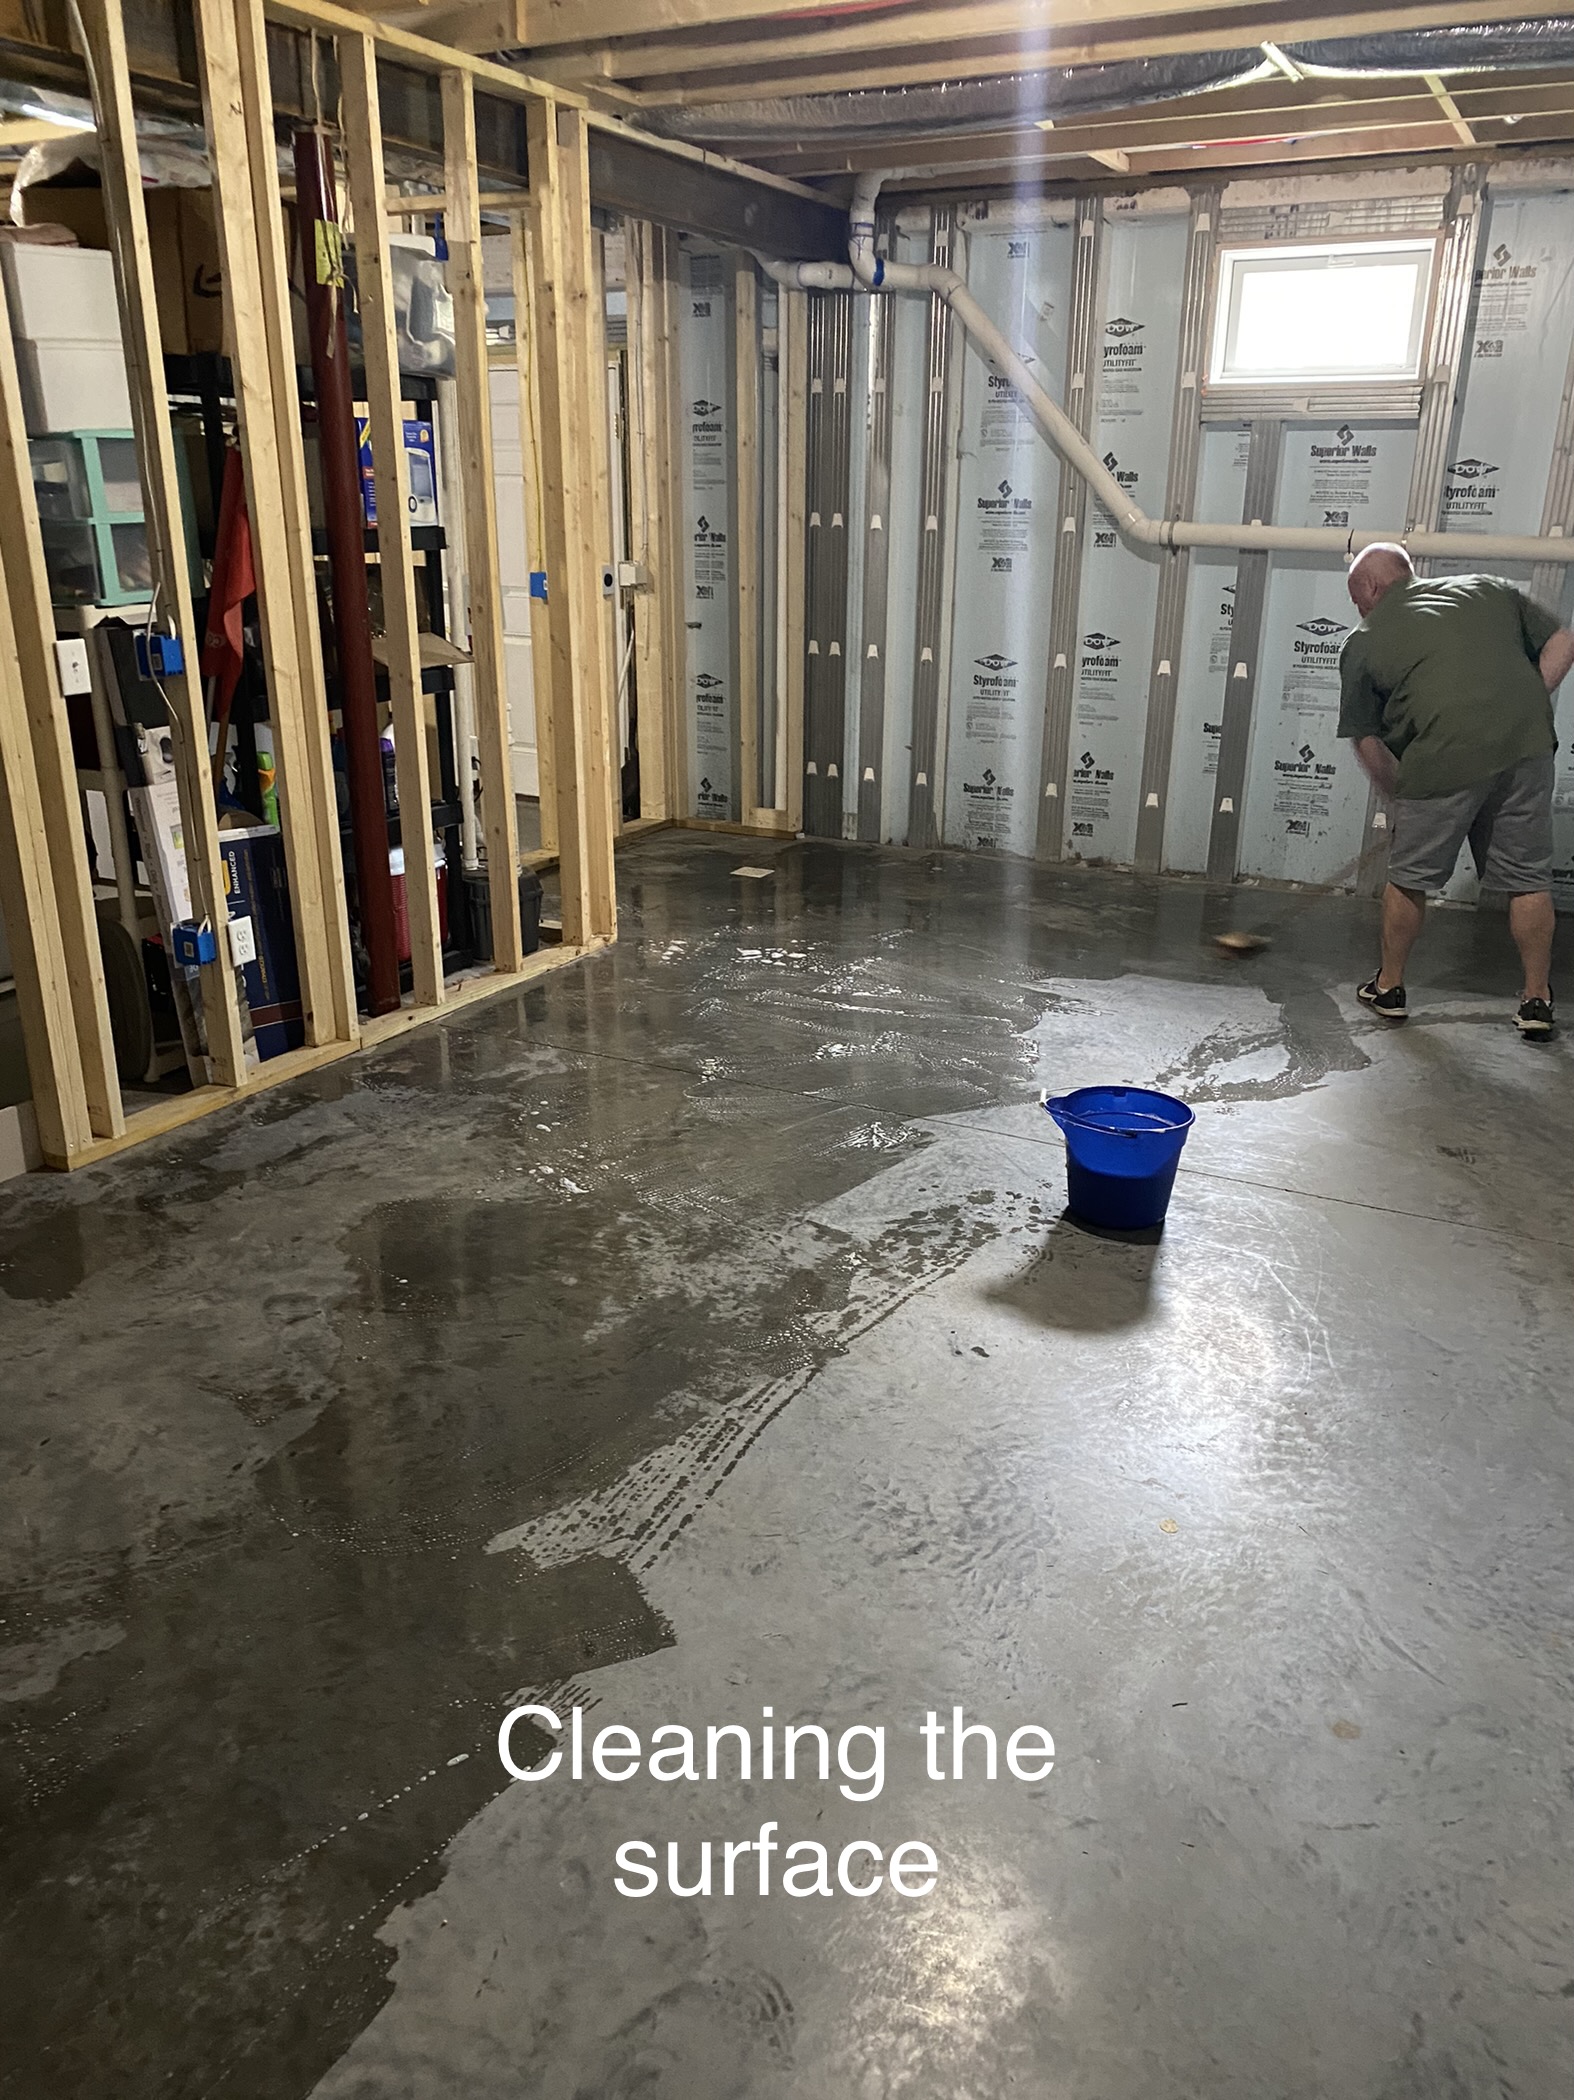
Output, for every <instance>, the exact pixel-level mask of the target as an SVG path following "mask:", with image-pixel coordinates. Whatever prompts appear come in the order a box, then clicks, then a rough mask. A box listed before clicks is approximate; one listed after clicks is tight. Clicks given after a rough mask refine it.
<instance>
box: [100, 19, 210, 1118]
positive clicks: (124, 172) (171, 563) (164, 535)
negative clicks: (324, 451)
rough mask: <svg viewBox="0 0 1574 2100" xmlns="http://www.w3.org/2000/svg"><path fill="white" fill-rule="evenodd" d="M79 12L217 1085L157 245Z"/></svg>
mask: <svg viewBox="0 0 1574 2100" xmlns="http://www.w3.org/2000/svg"><path fill="white" fill-rule="evenodd" d="M79 20H80V22H81V24H82V29H83V34H84V36H85V38H86V42H87V50H88V62H89V73H90V77H91V79H92V84H93V106H94V112H95V115H96V117H97V120H98V143H99V156H100V173H101V177H102V180H103V185H104V204H105V209H106V214H107V217H108V220H109V225H110V230H111V234H112V237H113V241H114V248H115V274H116V280H117V283H118V285H119V290H120V313H121V326H122V331H123V335H124V339H125V347H126V364H127V367H128V370H129V374H130V379H131V408H132V421H133V423H134V425H135V427H136V433H137V449H138V454H139V456H140V459H141V462H142V474H143V483H144V494H145V496H146V499H147V534H148V551H149V553H150V554H151V556H152V560H153V569H154V574H155V575H156V576H157V577H158V579H159V584H160V600H159V609H160V612H161V614H162V616H163V618H165V619H166V620H169V621H171V623H172V625H173V627H174V630H175V632H176V634H177V635H178V636H179V637H180V639H181V642H182V644H183V645H184V648H185V653H186V662H187V669H186V671H184V672H183V673H181V674H179V675H177V676H172V677H168V678H166V679H165V680H164V682H163V683H164V692H165V697H166V700H167V702H168V705H169V714H170V724H171V731H172V741H173V743H174V746H175V771H176V777H177V780H178V782H179V788H180V815H181V826H182V830H183V833H184V837H185V847H186V865H187V870H188V873H189V876H190V881H191V900H192V909H193V911H194V912H196V914H197V915H198V917H199V918H201V917H205V918H206V919H207V920H208V921H209V922H210V924H211V925H212V927H213V929H214V932H215V934H216V935H217V937H218V957H217V959H216V960H215V961H213V962H211V963H208V964H207V965H205V967H204V968H203V970H202V972H201V987H202V1012H203V1024H204V1027H205V1029H206V1032H207V1044H208V1058H209V1062H210V1064H211V1066H212V1069H213V1076H214V1078H215V1080H216V1081H217V1082H218V1083H219V1084H220V1085H221V1086H238V1085H240V1083H241V1082H242V1080H243V1079H244V1078H245V1076H246V1055H245V1046H244V1044H243V1042H242V1038H241V1023H240V1008H239V1004H238V1002H237V999H236V992H235V972H234V970H233V968H232V967H231V964H230V960H229V954H228V937H227V933H226V926H227V922H228V916H229V915H228V912H227V911H226V909H225V903H224V870H223V865H222V863H221V861H220V859H219V832H218V820H217V817H216V816H215V814H214V809H213V784H212V779H211V775H210V768H209V764H208V736H207V722H206V718H205V715H204V712H203V706H202V687H201V681H200V679H199V678H198V675H197V669H196V655H197V642H198V636H197V631H196V622H195V618H194V615H193V613H192V607H191V581H190V578H189V577H188V575H187V573H186V538H185V526H184V522H183V519H182V515H181V506H180V482H179V479H178V478H177V475H176V470H175V439H174V433H173V430H172V428H171V425H170V418H169V397H168V394H167V392H166V390H165V385H164V339H163V335H162V332H161V330H160V327H159V317H158V295H157V288H156V286H155V283H154V276H153V250H152V247H151V245H150V242H149V239H148V219H147V210H146V207H145V205H144V202H143V196H142V161H141V156H140V154H139V152H138V150H137V133H136V118H135V114H134V112H133V109H132V104H131V76H130V71H129V69H128V66H127V62H126V38H125V27H124V24H123V21H122V19H121V10H120V5H119V0H80V13H79Z"/></svg>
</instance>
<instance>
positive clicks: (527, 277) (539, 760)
mask: <svg viewBox="0 0 1574 2100" xmlns="http://www.w3.org/2000/svg"><path fill="white" fill-rule="evenodd" d="M509 259H510V262H511V265H512V270H513V281H514V370H515V377H516V381H517V384H518V388H519V452H520V460H521V463H522V468H523V472H522V475H521V480H522V483H523V490H522V493H523V496H524V503H525V549H526V558H527V560H528V561H529V563H530V566H531V568H532V570H534V571H538V572H539V571H541V570H543V569H544V568H545V567H546V522H545V516H544V513H543V509H542V500H541V389H540V386H539V384H538V382H537V373H536V358H535V345H534V338H533V328H534V315H535V311H536V289H535V262H534V257H533V251H532V247H531V240H530V227H529V225H528V224H527V222H526V221H525V220H524V219H515V221H514V222H513V224H512V225H511V226H510V228H509ZM530 690H531V700H532V704H533V707H534V710H535V719H536V795H537V798H538V806H539V810H540V818H541V851H542V852H543V853H550V854H551V855H553V857H554V858H555V857H556V854H557V775H556V773H555V772H554V770H553V750H552V609H551V606H550V605H549V604H548V602H547V600H546V599H545V598H538V597H536V596H535V595H534V593H532V595H531V599H530Z"/></svg>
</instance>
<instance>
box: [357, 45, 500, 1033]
mask: <svg viewBox="0 0 1574 2100" xmlns="http://www.w3.org/2000/svg"><path fill="white" fill-rule="evenodd" d="M338 51H339V82H340V91H341V94H342V97H343V115H342V123H343V129H344V144H345V153H346V157H347V160H348V163H349V176H350V204H351V208H352V210H353V211H354V214H355V265H356V285H357V293H358V297H359V300H360V310H361V345H362V355H363V356H364V358H365V363H366V405H367V410H368V413H369V415H370V418H371V439H372V467H373V471H374V473H375V475H376V480H377V490H378V495H377V548H378V557H379V564H380V567H381V570H382V585H383V632H384V638H385V641H386V645H387V651H388V695H389V699H390V701H391V703H392V707H393V733H394V756H395V760H396V763H397V768H398V777H399V808H400V811H401V814H402V815H403V816H404V817H405V822H404V824H403V827H402V835H403V838H404V884H405V896H406V899H407V900H408V906H409V914H410V963H411V977H412V981H413V986H414V991H415V1003H416V1005H417V1006H437V1005H440V1004H441V1002H442V998H443V935H442V925H441V921H440V917H439V913H438V904H437V880H436V875H435V873H434V870H433V867H432V854H431V847H430V833H431V821H430V818H429V816H428V814H427V813H428V811H429V810H430V809H431V805H432V783H431V774H430V769H429V766H428V761H427V750H426V711H425V707H424V705H423V702H422V695H421V641H420V623H419V620H418V618H417V613H416V599H415V566H414V562H413V559H412V555H411V545H410V470H409V464H408V462H407V460H406V458H405V450H404V403H403V399H402V396H401V392H400V382H399V350H398V340H397V336H396V332H395V330H396V323H395V316H394V297H393V274H392V268H391V265H390V262H389V249H388V222H387V219H386V217H385V215H384V211H383V201H384V188H385V184H384V178H383V128H382V112H381V106H380V103H379V99H378V91H377V46H376V44H375V43H374V42H373V41H372V39H371V38H370V37H369V36H348V35H345V36H341V37H340V38H339V42H338ZM488 450H490V447H488ZM467 466H468V455H467ZM487 494H488V495H489V496H490V494H491V483H490V478H489V479H488V484H487ZM467 522H468V520H467ZM473 596H474V591H473V587H472V597H473ZM499 653H500V654H501V649H500V650H499ZM510 763H511V762H510V760H509V758H508V754H507V751H506V750H505V752H504V766H505V773H504V780H505V785H506V787H507V790H508V795H507V800H508V809H509V812H510V814H512V811H513V778H512V772H511V770H510ZM492 799H493V800H496V795H495V794H494V795H493V797H492ZM489 852H490V842H489ZM511 865H512V864H511V863H510V866H511ZM493 908H494V912H495V909H496V899H495V897H494V899H493Z"/></svg>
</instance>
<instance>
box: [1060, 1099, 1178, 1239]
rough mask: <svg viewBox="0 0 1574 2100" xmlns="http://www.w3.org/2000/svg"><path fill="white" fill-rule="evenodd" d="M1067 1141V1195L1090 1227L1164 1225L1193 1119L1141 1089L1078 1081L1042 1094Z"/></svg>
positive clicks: (1116, 1228) (1134, 1229) (1120, 1228)
mask: <svg viewBox="0 0 1574 2100" xmlns="http://www.w3.org/2000/svg"><path fill="white" fill-rule="evenodd" d="M1044 1107H1045V1110H1046V1111H1047V1112H1048V1114H1050V1115H1052V1116H1053V1117H1054V1119H1055V1121H1056V1122H1057V1123H1058V1124H1059V1126H1060V1128H1061V1130H1062V1131H1063V1132H1064V1133H1065V1138H1066V1192H1067V1195H1068V1197H1069V1199H1070V1205H1071V1209H1072V1210H1073V1211H1074V1212H1075V1214H1076V1215H1077V1216H1078V1217H1079V1218H1084V1219H1086V1221H1087V1223H1088V1224H1090V1225H1102V1226H1104V1227H1106V1228H1107V1229H1111V1230H1113V1231H1116V1232H1140V1231H1143V1230H1144V1229H1146V1228H1149V1227H1152V1226H1154V1225H1162V1224H1163V1223H1164V1213H1165V1212H1166V1211H1167V1210H1168V1209H1169V1203H1170V1191H1171V1190H1172V1189H1173V1188H1174V1186H1175V1170H1176V1168H1177V1167H1178V1166H1179V1165H1180V1156H1181V1150H1182V1148H1183V1147H1184V1145H1185V1143H1186V1133H1187V1132H1188V1131H1189V1130H1190V1129H1191V1126H1192V1122H1193V1120H1194V1119H1193V1116H1192V1112H1191V1110H1190V1109H1189V1108H1188V1107H1187V1106H1186V1104H1185V1102H1184V1101H1177V1100H1175V1099H1174V1098H1173V1097H1172V1096H1171V1095H1169V1094H1156V1093H1153V1092H1152V1091H1151V1090H1150V1089H1149V1088H1147V1087H1142V1086H1083V1087H1078V1088H1077V1090H1076V1092H1075V1093H1074V1094H1055V1095H1048V1094H1046V1095H1045V1097H1044Z"/></svg>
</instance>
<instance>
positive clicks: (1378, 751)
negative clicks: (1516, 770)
mask: <svg viewBox="0 0 1574 2100" xmlns="http://www.w3.org/2000/svg"><path fill="white" fill-rule="evenodd" d="M1564 639H1566V640H1568V641H1570V642H1574V635H1569V636H1566V637H1564ZM1547 647H1548V648H1549V649H1550V648H1551V647H1552V643H1551V642H1549V643H1548V644H1547ZM1569 662H1570V663H1574V654H1571V655H1570V658H1569ZM1567 668H1568V665H1565V666H1564V669H1565V670H1566V669H1567ZM1562 675H1563V673H1562V672H1561V671H1560V672H1559V673H1558V676H1559V677H1560V678H1561V677H1562ZM1355 755H1356V757H1357V758H1358V759H1359V760H1360V762H1361V771H1362V772H1363V773H1364V774H1365V775H1366V777H1367V779H1368V780H1369V781H1370V782H1371V783H1372V785H1373V787H1375V788H1376V790H1377V792H1378V793H1379V794H1380V795H1381V796H1382V798H1383V800H1384V801H1385V802H1392V801H1393V799H1394V797H1395V795H1397V794H1398V792H1399V761H1398V759H1397V758H1395V756H1394V754H1393V753H1392V751H1390V750H1389V748H1388V746H1387V745H1386V744H1385V743H1384V742H1383V740H1382V738H1381V737H1380V736H1358V737H1357V738H1356V739H1355Z"/></svg>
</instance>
